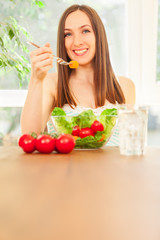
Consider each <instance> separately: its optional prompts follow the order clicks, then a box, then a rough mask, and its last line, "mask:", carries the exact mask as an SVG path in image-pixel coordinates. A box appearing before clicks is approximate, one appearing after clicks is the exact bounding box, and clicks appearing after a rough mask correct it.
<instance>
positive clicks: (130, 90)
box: [118, 76, 136, 104]
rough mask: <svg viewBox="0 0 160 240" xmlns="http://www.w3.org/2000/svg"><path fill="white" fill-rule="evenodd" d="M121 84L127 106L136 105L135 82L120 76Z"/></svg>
mask: <svg viewBox="0 0 160 240" xmlns="http://www.w3.org/2000/svg"><path fill="white" fill-rule="evenodd" d="M118 80H119V84H120V86H121V88H122V91H123V93H124V96H125V99H126V103H127V104H135V101H136V91H135V84H134V82H133V81H132V80H131V79H130V78H127V77H124V76H118Z"/></svg>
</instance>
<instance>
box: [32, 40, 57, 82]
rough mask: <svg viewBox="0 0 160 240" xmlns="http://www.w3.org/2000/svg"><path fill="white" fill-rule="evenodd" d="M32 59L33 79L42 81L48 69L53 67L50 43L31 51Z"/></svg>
mask: <svg viewBox="0 0 160 240" xmlns="http://www.w3.org/2000/svg"><path fill="white" fill-rule="evenodd" d="M30 59H31V66H32V70H31V79H35V80H37V81H42V80H43V79H44V78H45V77H46V75H47V73H48V71H49V70H50V69H51V68H52V67H53V55H52V49H51V48H50V44H49V43H46V44H45V45H44V46H43V47H40V48H38V49H36V50H34V51H32V52H31V53H30Z"/></svg>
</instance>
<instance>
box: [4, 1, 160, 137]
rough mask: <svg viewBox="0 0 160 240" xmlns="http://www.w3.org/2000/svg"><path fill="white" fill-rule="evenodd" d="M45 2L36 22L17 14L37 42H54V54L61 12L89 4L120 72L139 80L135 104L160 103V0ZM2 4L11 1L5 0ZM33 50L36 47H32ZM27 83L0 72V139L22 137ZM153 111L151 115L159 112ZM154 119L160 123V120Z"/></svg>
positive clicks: (112, 60) (118, 72)
mask: <svg viewBox="0 0 160 240" xmlns="http://www.w3.org/2000/svg"><path fill="white" fill-rule="evenodd" d="M44 1H45V0H44ZM11 2H12V1H11ZM19 2H21V1H19ZM45 3H46V7H45V9H42V10H41V12H40V14H39V16H38V18H37V20H35V19H32V18H30V20H29V21H27V22H26V21H25V19H21V18H19V19H20V21H21V22H20V23H21V24H22V25H23V26H25V27H26V28H27V29H28V30H29V31H30V33H31V34H32V36H33V41H34V42H35V43H37V44H38V45H43V44H44V43H46V42H50V43H51V47H52V49H53V52H54V53H55V54H56V37H57V26H58V21H59V18H60V16H61V14H62V12H63V11H64V10H65V9H66V8H67V7H68V6H69V5H71V4H75V3H79V4H88V5H90V6H92V7H93V8H95V10H96V11H97V12H98V14H99V15H100V17H101V19H102V21H103V23H104V25H105V29H106V33H107V37H108V43H109V49H110V57H111V62H112V65H113V69H114V71H115V73H116V75H125V76H128V77H129V78H131V79H132V80H133V81H134V82H135V85H136V92H137V103H147V104H150V105H151V104H159V103H160V84H158V83H160V0H146V1H144V0H134V1H133V0H95V1H92V0H84V1H83V0H75V1H71V0H57V1H52V0H47V1H45ZM3 4H7V3H6V2H5V1H4V2H3ZM22 4H24V2H23V3H22ZM158 6H159V14H158ZM55 9H56V10H55ZM17 11H18V10H17ZM30 11H32V9H30ZM18 14H19V15H18V16H20V13H18ZM31 14H32V15H34V14H35V13H34V12H33V13H31ZM157 19H159V20H158V21H157ZM157 23H158V26H157ZM157 29H158V55H157ZM32 49H34V47H32V46H30V50H32ZM156 56H157V57H156ZM156 66H157V68H156ZM156 69H157V74H156ZM55 70H56V64H54V68H53V71H55ZM156 75H157V81H156ZM27 85H28V82H25V83H24V84H23V86H22V88H21V89H19V84H18V79H17V77H16V75H14V74H13V72H9V73H7V74H4V73H2V72H0V116H2V114H3V118H2V117H1V118H0V126H1V127H0V136H1V137H0V139H3V136H5V135H7V136H8V135H10V133H13V135H14V136H18V135H20V126H19V122H20V111H21V107H22V106H23V104H24V101H25V98H26V94H27ZM5 112H6V113H5ZM155 112H156V111H154V114H151V115H154V116H155ZM15 113H17V119H16V122H15V121H14V120H15V116H16V114H15ZM7 116H10V118H7ZM4 118H5V119H6V121H4ZM7 119H10V120H7ZM151 121H152V120H151ZM156 121H157V122H158V123H157V126H159V120H156ZM5 122H7V124H8V125H6V123H5ZM13 123H14V124H13ZM0 141H1V140H0Z"/></svg>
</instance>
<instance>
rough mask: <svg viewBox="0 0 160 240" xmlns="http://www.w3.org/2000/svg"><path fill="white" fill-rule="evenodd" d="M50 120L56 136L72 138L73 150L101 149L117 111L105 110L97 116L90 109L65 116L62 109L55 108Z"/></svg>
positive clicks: (107, 137)
mask: <svg viewBox="0 0 160 240" xmlns="http://www.w3.org/2000/svg"><path fill="white" fill-rule="evenodd" d="M51 119H52V122H53V125H54V128H55V131H56V133H57V134H58V135H60V134H62V133H65V134H71V135H73V136H74V138H75V140H76V145H75V148H78V149H94V148H100V147H102V146H103V145H104V144H105V143H106V142H107V141H108V140H109V138H110V137H111V135H112V132H113V128H114V126H115V124H116V120H117V109H116V108H111V109H105V110H103V111H102V113H101V114H100V115H98V116H97V115H95V114H94V112H93V111H92V110H91V109H89V110H86V111H83V112H82V113H80V114H78V115H77V116H67V115H66V113H65V111H64V110H63V109H62V108H58V107H55V108H54V110H53V111H52V117H51Z"/></svg>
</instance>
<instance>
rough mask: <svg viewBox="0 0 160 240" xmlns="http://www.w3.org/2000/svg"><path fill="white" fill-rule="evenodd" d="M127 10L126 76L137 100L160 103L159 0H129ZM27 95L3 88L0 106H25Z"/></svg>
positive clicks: (0, 94) (127, 0) (24, 91)
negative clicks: (159, 69)
mask: <svg viewBox="0 0 160 240" xmlns="http://www.w3.org/2000/svg"><path fill="white" fill-rule="evenodd" d="M126 12H127V14H126V16H127V19H126V22H127V48H128V50H127V53H128V56H127V73H126V75H127V76H128V77H129V78H131V79H132V80H133V81H134V83H135V85H136V95H137V96H136V99H137V103H147V104H148V103H149V104H155V103H159V102H160V84H159V82H156V67H157V65H156V64H157V29H158V28H157V24H158V21H157V20H158V0H134V1H133V0H126ZM135 16H136V17H135ZM135 36H136V37H135ZM148 56H149V57H148ZM146 83H147V84H146ZM151 92H152V95H151ZM26 96H27V90H21V89H18V90H17V89H16V90H5V89H4V90H2V89H1V90H0V107H23V105H24V102H25V99H26ZM148 96H150V97H149V98H148Z"/></svg>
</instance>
